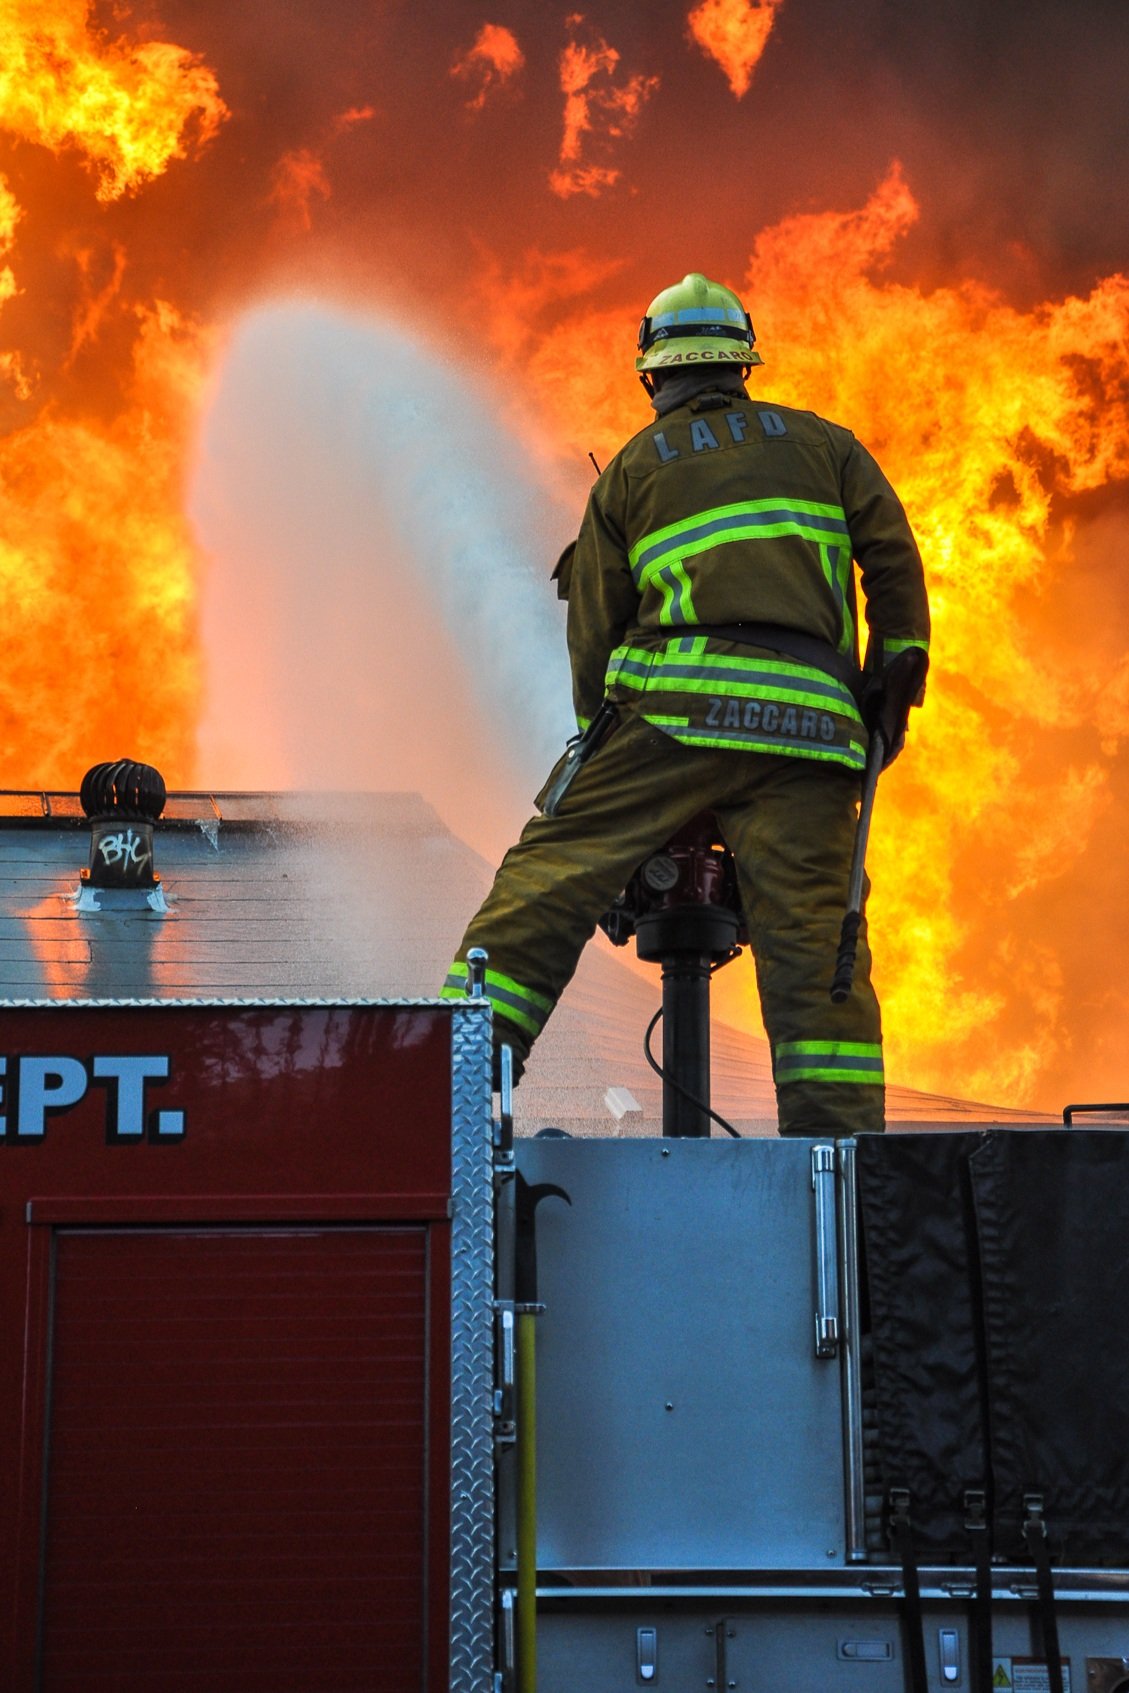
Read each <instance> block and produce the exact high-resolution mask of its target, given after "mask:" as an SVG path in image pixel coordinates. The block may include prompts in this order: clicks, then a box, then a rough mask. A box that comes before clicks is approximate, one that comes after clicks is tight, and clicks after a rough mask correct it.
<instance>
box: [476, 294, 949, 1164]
mask: <svg viewBox="0 0 1129 1693" xmlns="http://www.w3.org/2000/svg"><path fill="white" fill-rule="evenodd" d="M755 342H756V337H755V335H754V333H753V326H752V322H751V320H750V318H749V315H748V313H747V312H746V310H745V308H744V306H743V305H742V303H741V301H740V299H739V298H738V297H737V295H736V294H734V293H732V292H731V291H730V290H729V289H728V288H725V287H723V286H722V285H721V284H719V283H716V282H711V281H709V280H708V278H706V277H705V276H702V275H700V274H697V273H692V274H691V275H689V276H686V277H685V278H684V279H683V280H682V281H681V282H679V283H676V284H675V285H674V286H673V287H671V288H667V289H664V290H663V292H662V293H660V294H659V295H658V296H657V297H656V298H655V300H654V301H653V302H652V303H651V306H650V308H649V310H648V312H647V315H646V317H645V318H644V319H643V321H642V324H641V325H640V329H639V343H638V357H637V358H636V361H635V367H636V370H637V371H638V372H639V374H640V378H641V380H642V383H643V386H644V388H645V389H646V391H647V393H648V395H649V396H650V399H651V404H652V407H653V409H654V411H655V413H656V414H657V416H656V419H655V421H654V422H652V423H651V424H649V425H648V426H647V427H646V428H645V429H643V430H641V431H640V433H639V434H637V435H636V436H634V437H633V438H632V439H631V440H630V441H628V442H627V444H626V446H624V447H623V448H622V449H621V450H620V452H618V453H617V454H616V455H615V457H614V458H613V459H612V460H611V462H610V463H609V464H608V466H607V468H606V469H605V470H604V471H603V472H602V474H601V475H600V476H599V478H598V480H597V481H596V483H595V485H594V486H593V489H592V492H591V496H590V498H589V501H588V508H587V511H586V512H585V515H584V520H583V523H582V524H581V528H580V534H579V537H578V539H577V541H576V542H575V545H574V547H573V548H570V549H568V550H566V553H565V554H564V555H563V557H562V560H561V562H560V564H559V565H558V569H557V581H558V591H559V592H560V594H561V596H562V598H565V599H567V601H568V649H569V657H570V660H571V666H572V679H573V697H574V703H575V707H576V715H577V721H578V724H579V726H580V728H581V730H584V729H585V728H586V726H587V725H588V724H589V723H590V721H591V720H592V718H593V716H594V715H595V714H596V713H597V712H598V711H599V710H600V708H601V706H602V704H603V702H605V701H608V702H610V703H611V704H612V705H613V706H614V707H615V708H616V727H615V729H614V732H613V733H612V734H611V735H610V736H609V737H608V738H607V739H606V740H605V741H604V742H603V743H602V745H601V746H600V748H599V750H598V751H597V752H596V753H595V755H594V756H593V757H591V758H590V759H589V760H588V761H587V762H585V763H584V764H583V765H582V767H581V768H580V769H579V771H578V773H577V775H576V779H575V781H574V782H573V783H572V785H571V786H570V787H569V790H568V792H567V795H566V796H565V797H564V798H563V800H562V801H561V804H560V809H559V812H558V813H557V814H556V815H554V816H551V817H549V816H545V815H542V814H541V813H540V807H541V805H542V804H543V802H544V797H545V794H546V793H547V792H548V791H549V788H550V786H551V785H552V782H553V777H552V776H551V777H550V781H549V783H547V784H546V787H545V789H543V790H542V793H541V794H540V795H539V796H538V799H537V801H536V802H535V803H536V804H537V806H538V808H539V810H538V815H535V816H534V817H533V818H532V819H531V821H530V822H529V823H528V824H527V826H526V828H525V829H524V831H523V833H522V835H521V839H520V840H519V841H518V843H517V845H516V846H514V847H513V848H511V850H510V851H509V852H508V853H507V855H506V857H505V858H504V860H503V862H502V865H501V867H500V869H499V871H498V874H497V876H496V878H495V881H494V885H493V888H492V889H491V892H490V893H489V895H488V896H487V898H486V901H485V903H484V904H483V906H482V908H481V910H480V911H479V912H478V914H477V916H476V917H475V918H474V919H473V921H472V922H471V924H470V927H469V928H468V930H467V932H466V935H465V936H464V939H463V942H462V945H461V947H460V949H459V952H458V955H457V958H456V960H455V963H454V965H453V966H452V969H451V973H450V975H449V976H448V978H447V982H446V985H445V987H444V989H443V993H444V995H445V996H448V997H458V996H461V995H462V994H463V993H464V992H465V990H466V984H467V966H466V962H465V960H466V954H467V951H468V949H469V948H471V947H484V948H485V949H486V951H487V952H488V954H489V965H488V968H487V971H486V979H485V991H486V993H487V994H488V996H489V998H490V1000H491V1003H492V1006H493V1012H494V1030H495V1041H496V1042H498V1043H501V1042H505V1043H507V1044H509V1045H511V1046H512V1047H513V1050H514V1058H515V1074H517V1075H519V1074H520V1071H521V1066H522V1064H523V1062H524V1060H525V1058H526V1057H527V1056H528V1053H529V1049H530V1047H531V1046H532V1044H533V1042H534V1041H535V1040H536V1038H537V1036H538V1034H539V1033H540V1031H541V1029H542V1028H543V1027H544V1024H545V1022H546V1020H547V1018H548V1017H549V1015H550V1013H551V1012H552V1010H553V1008H554V1006H555V1005H556V1003H557V1000H558V998H559V996H560V994H561V992H562V990H563V988H564V987H565V984H566V983H567V982H568V981H569V979H570V977H571V976H572V973H573V971H574V969H575V968H576V963H577V960H578V958H579V956H580V953H581V950H582V949H583V947H584V944H585V942H586V941H587V940H588V939H589V937H590V936H591V935H592V933H593V931H594V929H595V926H596V924H597V922H598V920H599V918H600V916H601V915H602V914H603V913H604V912H605V911H606V910H607V909H608V908H609V907H610V905H611V903H612V901H613V900H614V898H615V896H616V895H617V894H618V893H619V892H620V891H621V890H622V889H623V887H624V886H625V884H626V882H627V881H628V879H629V877H630V876H631V874H632V873H633V872H634V870H635V869H636V868H637V866H638V865H639V864H641V863H642V862H643V860H644V859H646V858H647V857H648V856H649V855H650V854H651V853H653V852H655V851H657V850H658V849H660V848H661V847H662V846H663V845H664V844H665V843H666V842H667V841H668V840H669V839H670V837H671V836H672V835H674V834H675V833H676V832H677V830H678V829H679V828H680V827H681V826H682V825H683V824H685V823H686V822H688V821H689V820H690V819H691V818H692V817H694V816H696V815H697V814H698V813H699V812H702V811H713V812H714V813H715V815H716V817H717V819H718V822H719V824H720V826H721V829H722V832H723V833H724V837H725V840H726V842H727V844H728V846H729V848H730V851H731V852H732V853H733V856H734V858H735V861H736V865H737V872H738V877H739V883H740V889H741V897H742V902H743V905H744V910H745V915H746V919H747V923H748V927H749V933H750V939H751V945H752V951H753V955H754V958H755V961H756V969H757V984H758V988H759V992H760V998H761V1008H762V1013H763V1017H764V1024H765V1028H766V1030H767V1033H768V1037H769V1041H770V1044H771V1051H772V1063H773V1075H774V1079H775V1085H776V1095H777V1108H778V1116H779V1125H780V1132H781V1133H782V1134H789V1133H791V1134H807V1135H816V1134H819V1135H822V1134H844V1135H845V1134H856V1133H859V1132H866V1131H879V1130H881V1129H882V1128H883V1127H884V1121H885V1118H884V1086H883V1068H882V1034H881V1024H880V1017H879V1008H878V1002H877V999H876V997H875V993H874V989H873V987H872V985H871V980H870V954H869V950H868V947H867V943H866V933H865V924H864V926H863V930H862V933H861V935H860V946H859V954H858V964H857V967H856V972H855V978H854V984H853V988H852V991H851V994H850V996H849V997H848V998H847V999H846V1000H845V1002H844V1003H842V1004H832V1003H831V1000H830V997H829V992H828V988H829V982H830V977H831V973H832V971H833V968H834V963H835V956H836V947H837V944H838V939H839V927H840V923H841V919H842V914H843V910H844V907H845V904H846V899H847V884H848V877H849V867H850V859H851V850H852V845H853V840H854V830H855V822H856V817H857V806H858V796H859V791H860V773H861V772H862V770H863V767H864V764H865V762H866V753H867V746H868V725H869V726H870V727H873V726H874V725H876V724H879V723H880V724H881V727H882V729H883V732H884V738H885V741H886V746H887V748H888V749H889V757H890V758H892V757H894V756H896V754H897V752H898V751H899V750H900V748H901V746H902V744H903V742H904V736H905V727H906V721H907V719H908V716H909V710H910V705H911V703H914V704H920V701H921V694H920V691H919V684H920V682H921V679H922V678H923V676H924V669H925V665H926V663H927V660H926V659H925V656H924V655H925V652H926V651H927V649H928V641H929V611H928V603H927V600H926V593H925V583H924V575H923V571H922V565H921V558H920V555H919V553H918V549H917V545H916V543H915V541H914V537H913V534H912V531H911V529H910V526H909V523H908V521H907V519H906V515H905V512H904V510H903V508H902V505H901V502H900V501H899V499H898V497H897V495H896V494H895V492H894V490H893V488H892V487H891V486H890V483H889V482H888V481H887V479H886V477H885V476H884V475H883V473H882V471H881V470H880V469H879V467H878V465H877V463H876V462H875V460H874V459H873V458H872V457H871V455H870V453H868V452H867V450H866V448H865V447H863V446H862V445H861V444H860V443H859V442H858V441H857V440H856V439H855V437H854V436H853V435H852V434H851V433H850V431H849V430H847V429H844V428H842V427H840V426H839V425H838V424H835V423H830V422H828V421H827V420H826V419H824V418H822V417H818V416H817V415H816V414H815V413H813V412H807V411H797V410H793V409H792V408H791V407H787V406H783V405H779V404H777V403H775V402H771V401H763V400H760V399H750V397H749V394H748V392H747V390H746V386H745V384H746V381H747V379H748V376H749V373H750V371H751V370H752V368H753V367H754V366H756V365H760V364H762V363H763V360H762V358H761V356H760V354H759V353H758V352H757V351H756V350H755ZM852 559H853V560H854V561H855V562H856V563H857V566H858V573H859V579H860V581H861V585H862V591H863V595H864V597H865V607H866V618H867V623H868V625H869V642H868V646H867V661H866V667H865V676H864V675H863V674H862V672H860V668H859V661H858V631H857V625H856V602H855V588H854V573H853V570H852ZM907 679H909V683H910V686H909V687H907ZM911 692H912V695H913V698H912V701H911V697H910V695H911ZM606 715H607V714H606V713H605V716H606ZM558 769H559V767H558ZM554 774H555V773H554Z"/></svg>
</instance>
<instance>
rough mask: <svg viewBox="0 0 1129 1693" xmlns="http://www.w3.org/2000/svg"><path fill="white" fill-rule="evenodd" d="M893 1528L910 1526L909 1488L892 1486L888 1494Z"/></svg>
mask: <svg viewBox="0 0 1129 1693" xmlns="http://www.w3.org/2000/svg"><path fill="white" fill-rule="evenodd" d="M886 1499H887V1504H888V1505H889V1510H890V1527H891V1528H892V1529H900V1528H908V1527H909V1525H910V1524H909V1488H908V1487H892V1488H891V1489H890V1491H889V1493H888V1494H887V1495H886Z"/></svg>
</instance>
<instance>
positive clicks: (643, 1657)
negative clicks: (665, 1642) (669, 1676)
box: [635, 1628, 659, 1686]
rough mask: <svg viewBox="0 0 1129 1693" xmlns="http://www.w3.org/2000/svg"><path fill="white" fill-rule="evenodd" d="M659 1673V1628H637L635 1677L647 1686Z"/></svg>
mask: <svg viewBox="0 0 1129 1693" xmlns="http://www.w3.org/2000/svg"><path fill="white" fill-rule="evenodd" d="M658 1673H659V1631H658V1629H657V1628H637V1629H636V1630H635V1679H636V1681H639V1682H642V1684H643V1685H644V1686H646V1685H647V1684H648V1683H649V1682H652V1681H654V1679H655V1677H656V1676H657V1675H658Z"/></svg>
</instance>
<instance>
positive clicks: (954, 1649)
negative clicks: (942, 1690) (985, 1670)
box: [937, 1628, 960, 1687]
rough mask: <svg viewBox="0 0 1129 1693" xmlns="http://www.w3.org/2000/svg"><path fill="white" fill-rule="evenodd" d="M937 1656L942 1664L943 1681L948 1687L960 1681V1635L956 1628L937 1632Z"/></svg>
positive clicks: (941, 1629) (942, 1629) (940, 1629)
mask: <svg viewBox="0 0 1129 1693" xmlns="http://www.w3.org/2000/svg"><path fill="white" fill-rule="evenodd" d="M937 1655H938V1658H939V1659H940V1664H941V1680H942V1681H943V1682H944V1684H945V1686H946V1687H951V1686H953V1685H955V1683H956V1682H958V1681H959V1680H960V1633H959V1631H958V1630H957V1629H955V1628H939V1629H938V1630H937Z"/></svg>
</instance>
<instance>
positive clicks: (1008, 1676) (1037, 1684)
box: [992, 1658, 1070, 1693]
mask: <svg viewBox="0 0 1129 1693" xmlns="http://www.w3.org/2000/svg"><path fill="white" fill-rule="evenodd" d="M992 1686H993V1688H999V1690H1000V1693H1051V1672H1050V1670H1049V1669H1048V1668H1047V1664H1046V1660H1045V1659H1044V1658H993V1659H992ZM1062 1688H1063V1693H1070V1659H1069V1658H1064V1659H1063V1660H1062Z"/></svg>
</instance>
